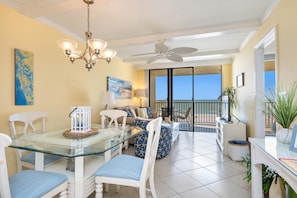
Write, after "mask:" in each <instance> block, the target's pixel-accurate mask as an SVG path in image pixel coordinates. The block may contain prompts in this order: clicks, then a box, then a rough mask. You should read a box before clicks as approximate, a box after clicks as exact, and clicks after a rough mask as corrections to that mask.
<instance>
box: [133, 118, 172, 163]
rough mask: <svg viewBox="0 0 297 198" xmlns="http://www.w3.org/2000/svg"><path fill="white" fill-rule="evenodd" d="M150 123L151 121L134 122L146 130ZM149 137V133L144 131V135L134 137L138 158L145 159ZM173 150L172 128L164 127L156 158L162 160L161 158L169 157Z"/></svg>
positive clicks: (138, 120) (137, 120)
mask: <svg viewBox="0 0 297 198" xmlns="http://www.w3.org/2000/svg"><path fill="white" fill-rule="evenodd" d="M149 122H150V120H144V119H136V120H135V121H134V123H133V125H134V126H138V127H140V128H142V129H144V130H146V125H147V124H148V123H149ZM147 137H148V133H147V131H144V132H143V133H141V134H138V135H136V136H135V137H134V148H135V155H136V156H138V157H142V158H144V156H145V150H146V143H147ZM171 148H172V133H171V128H170V126H167V125H162V126H161V134H160V140H159V146H158V150H157V157H156V158H157V159H161V158H163V157H165V156H167V155H168V154H169V152H170V151H171Z"/></svg>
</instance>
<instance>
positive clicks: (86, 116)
mask: <svg viewBox="0 0 297 198" xmlns="http://www.w3.org/2000/svg"><path fill="white" fill-rule="evenodd" d="M90 130H91V107H87V106H81V107H71V132H78V133H84V132H89V131H90Z"/></svg>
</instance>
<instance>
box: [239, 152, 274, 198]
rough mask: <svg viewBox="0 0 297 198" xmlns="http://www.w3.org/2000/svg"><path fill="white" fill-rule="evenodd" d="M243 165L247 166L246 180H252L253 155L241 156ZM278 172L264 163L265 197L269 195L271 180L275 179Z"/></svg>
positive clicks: (263, 185)
mask: <svg viewBox="0 0 297 198" xmlns="http://www.w3.org/2000/svg"><path fill="white" fill-rule="evenodd" d="M240 162H241V165H244V166H246V169H247V170H246V176H245V178H244V179H245V180H247V182H251V181H252V169H251V168H252V167H251V157H250V156H249V155H247V156H243V157H242V158H241V161H240ZM275 175H276V172H275V171H274V170H272V169H271V168H269V166H266V165H264V164H262V191H263V194H264V197H265V198H268V197H269V188H270V186H271V182H272V181H273V178H274V177H275Z"/></svg>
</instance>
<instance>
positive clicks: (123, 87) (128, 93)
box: [107, 76, 132, 99]
mask: <svg viewBox="0 0 297 198" xmlns="http://www.w3.org/2000/svg"><path fill="white" fill-rule="evenodd" d="M107 91H110V92H112V93H113V94H114V97H115V98H117V99H131V98H132V83H131V82H130V81H126V80H121V79H117V78H113V77H110V76H108V77H107Z"/></svg>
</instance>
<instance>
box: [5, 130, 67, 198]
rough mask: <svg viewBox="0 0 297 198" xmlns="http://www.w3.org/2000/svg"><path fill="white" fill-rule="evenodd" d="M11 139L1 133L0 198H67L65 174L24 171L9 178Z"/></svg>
mask: <svg viewBox="0 0 297 198" xmlns="http://www.w3.org/2000/svg"><path fill="white" fill-rule="evenodd" d="M10 144H11V138H10V137H9V136H8V135H6V134H3V133H0V197H3V198H11V197H13V198H23V197H30V198H33V197H36V198H37V197H54V196H56V195H57V194H60V195H59V197H61V198H66V197H67V188H68V178H67V176H66V175H64V174H60V173H53V172H46V171H35V170H24V171H21V172H18V173H16V174H14V175H12V176H10V177H8V172H7V164H6V155H5V148H6V147H8V146H9V145H10Z"/></svg>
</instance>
